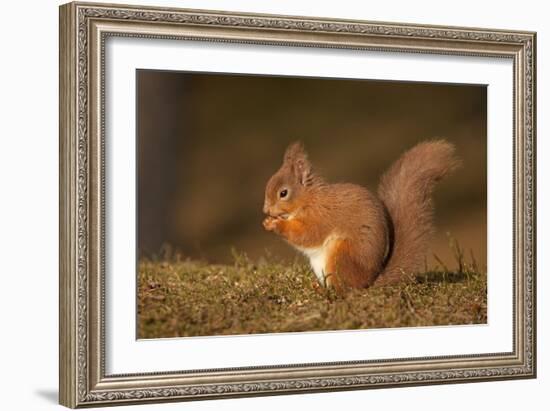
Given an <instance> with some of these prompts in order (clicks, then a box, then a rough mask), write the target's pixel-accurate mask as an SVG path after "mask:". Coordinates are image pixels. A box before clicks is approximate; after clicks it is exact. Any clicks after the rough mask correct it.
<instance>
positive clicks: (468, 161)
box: [137, 70, 487, 268]
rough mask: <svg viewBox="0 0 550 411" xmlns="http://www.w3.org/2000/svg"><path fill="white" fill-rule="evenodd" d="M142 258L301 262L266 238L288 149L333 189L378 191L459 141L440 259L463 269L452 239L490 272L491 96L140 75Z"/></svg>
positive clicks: (427, 88) (437, 243)
mask: <svg viewBox="0 0 550 411" xmlns="http://www.w3.org/2000/svg"><path fill="white" fill-rule="evenodd" d="M137 87H138V106H137V110H138V111H137V112H138V252H139V255H140V256H146V257H151V256H155V255H158V254H159V253H161V252H162V251H161V250H162V249H163V247H164V246H165V245H169V246H170V247H171V248H172V249H174V250H177V251H179V252H180V253H181V254H182V255H183V256H184V257H190V258H195V259H205V260H207V261H210V262H222V263H223V262H230V261H232V256H231V248H235V249H236V250H238V251H242V252H245V253H246V254H248V256H249V257H251V258H252V259H258V258H260V257H261V256H263V255H265V250H269V252H270V253H271V254H272V255H273V256H275V257H279V258H283V259H292V258H294V257H295V256H296V255H297V253H296V252H295V251H294V250H293V249H292V248H291V247H290V246H289V245H287V244H286V243H285V242H284V241H283V240H281V239H279V238H277V237H276V236H275V235H274V234H271V233H267V232H265V231H264V230H263V228H262V225H261V221H262V218H263V215H262V204H263V199H264V188H265V184H266V182H267V180H268V179H269V177H270V176H271V175H272V174H273V173H274V172H275V171H276V170H277V169H278V167H279V166H280V164H281V160H282V155H283V152H284V150H285V147H286V146H287V144H288V143H289V142H291V141H294V140H297V139H300V140H302V141H303V142H304V144H305V146H306V149H307V150H308V152H309V155H310V158H311V160H312V162H313V163H314V166H315V167H316V169H317V170H319V171H320V172H321V173H322V174H323V175H324V176H325V177H326V179H327V180H328V181H345V182H353V183H357V184H361V185H364V186H366V187H368V188H369V189H371V190H372V191H375V190H376V187H377V184H378V179H379V177H380V176H381V174H382V173H383V172H384V170H386V169H387V168H388V167H389V166H390V164H391V163H392V162H393V161H395V160H396V159H397V158H398V157H399V155H400V154H401V153H402V152H403V151H404V150H405V149H407V148H410V147H411V146H413V145H414V144H416V143H417V142H420V141H422V140H425V139H433V138H445V139H447V140H449V141H452V142H453V143H454V144H455V145H456V147H457V152H458V155H459V156H460V157H461V158H462V160H463V163H464V164H463V167H462V168H461V169H460V170H459V171H458V172H457V173H456V174H455V175H453V176H452V177H450V178H448V179H447V180H445V181H443V182H442V183H441V184H440V185H439V186H438V188H437V190H436V195H435V202H436V224H437V235H436V237H435V238H434V241H433V244H432V250H431V253H430V255H429V256H428V257H429V258H428V263H429V265H430V266H432V267H433V266H436V262H435V260H434V258H433V256H432V253H436V254H437V255H438V256H439V257H440V258H441V259H442V260H443V262H444V263H445V264H446V265H447V266H448V267H449V268H451V267H455V266H456V263H455V261H454V258H453V257H452V252H451V250H450V248H449V246H448V244H449V240H448V237H447V235H446V233H450V234H451V235H452V236H453V237H454V238H456V239H457V240H458V241H459V243H460V245H461V246H462V247H463V248H464V249H465V251H466V255H467V256H469V255H470V250H471V251H472V252H473V254H474V255H475V257H476V259H477V262H478V264H479V265H480V266H481V267H485V266H486V253H487V251H486V249H487V244H486V192H487V170H486V156H487V144H486V104H487V102H486V88H485V87H484V86H470V85H458V86H457V85H447V84H426V83H407V82H385V81H384V82H382V81H367V80H339V79H312V78H290V77H266V76H238V75H213V74H197V73H181V72H162V71H151V70H140V71H138V76H137Z"/></svg>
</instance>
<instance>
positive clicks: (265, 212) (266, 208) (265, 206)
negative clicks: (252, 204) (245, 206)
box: [263, 204, 269, 214]
mask: <svg viewBox="0 0 550 411" xmlns="http://www.w3.org/2000/svg"><path fill="white" fill-rule="evenodd" d="M263 212H264V214H269V207H268V206H267V204H264V208H263Z"/></svg>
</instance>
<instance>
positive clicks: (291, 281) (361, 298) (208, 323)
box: [138, 249, 487, 338]
mask: <svg viewBox="0 0 550 411" xmlns="http://www.w3.org/2000/svg"><path fill="white" fill-rule="evenodd" d="M458 250H459V249H458ZM457 257H458V258H457V260H458V262H459V268H458V269H457V270H455V271H454V272H452V271H449V270H448V269H447V268H445V267H443V268H442V269H441V270H438V271H429V272H427V273H423V274H419V275H417V276H416V277H415V280H414V281H413V282H411V283H408V284H399V285H394V286H388V287H371V288H369V289H365V290H348V292H346V293H345V294H343V295H337V294H336V293H335V292H334V291H332V290H324V289H319V288H318V287H315V286H314V282H315V276H314V274H313V273H312V271H311V270H310V268H309V266H308V265H306V264H305V263H304V262H301V261H296V262H294V263H292V264H283V263H278V262H272V261H265V260H262V261H260V262H258V263H255V262H252V261H250V260H249V259H247V258H246V257H245V256H242V255H235V262H234V264H233V265H212V264H207V263H205V262H198V261H182V260H179V259H177V258H175V259H169V260H165V261H150V260H147V261H141V262H140V263H139V273H138V336H139V338H159V337H183V336H200V335H203V336H207V335H231V334H251V333H273V332H297V331H319V330H343V329H347V330H349V329H362V328H387V327H416V326H434V325H456V324H484V323H486V322H487V276H486V274H485V273H484V272H480V270H478V269H477V266H476V264H475V263H474V264H470V265H467V264H464V262H463V261H464V258H463V255H462V254H458V255H457ZM269 260H271V259H269Z"/></svg>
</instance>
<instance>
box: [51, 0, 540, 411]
mask: <svg viewBox="0 0 550 411" xmlns="http://www.w3.org/2000/svg"><path fill="white" fill-rule="evenodd" d="M535 40H536V37H535V33H532V32H517V31H506V30H499V31H497V30H486V29H477V28H476V29H473V28H458V27H441V26H420V25H408V24H397V23H378V22H365V21H348V20H327V19H316V18H305V17H289V16H275V15H253V14H244V13H230V12H218V11H198V10H184V9H167V8H155V7H134V6H120V5H118V6H115V5H107V4H91V3H69V4H66V5H63V6H61V8H60V184H61V189H60V402H61V404H63V405H65V406H68V407H73V408H74V407H84V406H104V405H115V404H128V403H140V402H151V401H169V400H170V401H172V400H181V401H183V400H198V399H205V398H207V399H214V398H225V397H239V396H250V395H266V394H291V393H304V392H315V391H327V390H347V389H369V388H382V387H397V386H408V385H419V384H441V383H457V382H475V381H486V380H499V379H512V378H534V377H535V375H536V330H535V323H536V321H535V320H536V318H535V314H536V304H535V303H536V301H535V295H536V292H535V284H536V282H535V279H536V278H535V274H536V267H535V252H536V233H535V219H536V213H535V186H536V185H535V158H536V147H535V134H536V123H535V68H536V59H535V51H536V42H535Z"/></svg>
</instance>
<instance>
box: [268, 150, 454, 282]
mask: <svg viewBox="0 0 550 411" xmlns="http://www.w3.org/2000/svg"><path fill="white" fill-rule="evenodd" d="M457 165H458V161H457V160H456V158H455V157H454V147H453V146H452V145H451V144H449V143H447V142H445V141H433V142H425V143H421V144H419V145H417V146H415V147H413V148H412V149H411V150H409V151H408V152H406V153H405V154H403V156H401V158H400V159H399V160H398V161H396V162H395V163H394V164H393V165H392V167H391V168H390V169H389V170H388V172H387V173H386V174H385V175H384V176H383V177H382V179H381V183H380V188H379V190H378V194H379V196H378V197H377V196H376V195H374V194H372V193H371V192H369V191H368V190H367V189H365V188H363V187H360V186H358V185H354V184H329V183H327V182H325V180H323V178H322V177H320V176H319V175H318V174H316V173H315V172H314V171H313V169H312V166H311V163H310V162H309V160H308V158H307V155H306V153H305V151H304V149H303V146H302V145H301V144H300V143H294V144H292V145H290V146H289V147H288V149H287V150H286V152H285V155H284V160H283V165H282V166H281V168H280V169H279V170H278V171H277V172H276V173H275V174H274V175H273V176H272V177H271V178H270V180H269V181H268V183H267V186H266V191H265V201H264V207H263V211H264V213H265V214H267V217H266V218H265V220H264V227H265V229H266V230H268V231H273V232H275V233H276V234H278V235H280V236H282V237H283V238H284V239H285V240H286V241H288V242H289V243H290V244H291V245H293V246H295V247H296V248H298V249H299V250H301V251H303V252H304V253H305V254H306V255H308V256H309V258H310V261H311V263H312V267H313V268H314V271H315V273H316V275H317V276H318V278H319V280H320V282H322V283H326V285H327V286H331V287H335V288H342V287H354V288H364V287H369V286H371V285H373V284H376V285H383V284H389V283H392V282H396V281H399V280H401V279H403V278H404V277H405V274H410V273H412V272H414V271H415V270H417V269H418V268H419V262H420V261H421V260H422V257H423V255H424V252H425V249H426V247H427V243H428V239H429V234H430V233H431V232H432V231H433V222H432V220H433V218H432V214H433V204H432V200H431V193H432V191H433V188H434V186H435V184H436V183H437V182H438V181H439V180H440V179H441V178H443V177H444V176H445V175H447V174H448V173H450V172H451V171H452V170H454V169H455V168H456V167H457Z"/></svg>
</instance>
